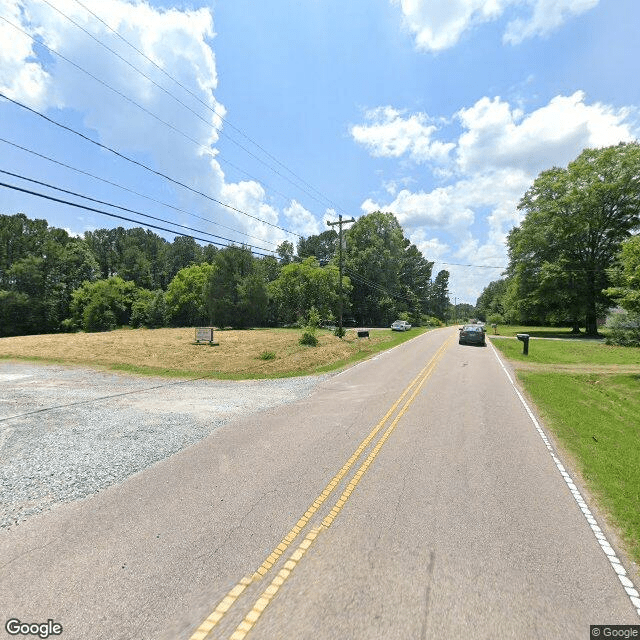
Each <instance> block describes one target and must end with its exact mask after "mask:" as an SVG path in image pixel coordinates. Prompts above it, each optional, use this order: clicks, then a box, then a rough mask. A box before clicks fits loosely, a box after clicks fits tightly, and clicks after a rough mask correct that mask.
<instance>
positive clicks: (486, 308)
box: [476, 278, 507, 323]
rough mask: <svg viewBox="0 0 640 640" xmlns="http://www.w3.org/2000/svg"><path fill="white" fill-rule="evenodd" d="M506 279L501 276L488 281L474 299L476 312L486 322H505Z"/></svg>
mask: <svg viewBox="0 0 640 640" xmlns="http://www.w3.org/2000/svg"><path fill="white" fill-rule="evenodd" d="M506 292H507V281H506V280H505V279H504V278H502V279H500V280H494V281H493V282H490V283H489V284H488V285H487V286H486V287H485V288H484V289H483V290H482V293H481V294H480V296H479V297H478V299H477V300H476V313H477V314H478V318H479V319H480V320H484V321H486V322H496V323H502V322H505V319H506V318H505V295H506Z"/></svg>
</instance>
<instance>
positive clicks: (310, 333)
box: [300, 327, 318, 347]
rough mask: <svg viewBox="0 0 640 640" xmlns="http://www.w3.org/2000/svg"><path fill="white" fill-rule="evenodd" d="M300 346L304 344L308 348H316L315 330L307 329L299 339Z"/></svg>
mask: <svg viewBox="0 0 640 640" xmlns="http://www.w3.org/2000/svg"><path fill="white" fill-rule="evenodd" d="M300 344H306V345H307V346H309V347H317V346H318V338H316V332H315V329H313V330H311V327H307V328H306V329H305V330H304V332H303V334H302V337H301V338H300Z"/></svg>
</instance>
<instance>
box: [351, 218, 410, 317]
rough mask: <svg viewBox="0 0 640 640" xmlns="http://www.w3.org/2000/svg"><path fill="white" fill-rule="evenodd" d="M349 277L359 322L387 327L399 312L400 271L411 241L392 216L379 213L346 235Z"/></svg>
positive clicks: (365, 219) (363, 220)
mask: <svg viewBox="0 0 640 640" xmlns="http://www.w3.org/2000/svg"><path fill="white" fill-rule="evenodd" d="M345 235H346V251H345V252H344V267H345V274H346V275H347V276H349V277H350V278H351V282H352V284H353V292H352V294H351V302H352V309H353V313H354V314H355V316H356V318H357V320H358V321H359V322H360V323H362V324H363V325H364V324H374V325H387V324H389V323H390V322H393V320H394V319H395V316H396V315H397V314H398V313H399V311H401V310H404V309H403V304H402V302H401V301H400V300H399V298H400V296H401V291H400V283H401V281H400V269H401V265H402V256H403V253H404V250H405V248H406V246H407V245H408V241H406V239H405V237H404V234H403V233H402V228H401V227H400V224H399V223H398V221H397V219H396V217H395V216H394V215H393V214H392V213H381V212H380V211H376V212H374V213H370V214H368V215H365V216H362V217H361V218H359V219H358V220H357V221H356V222H355V223H354V224H353V225H352V226H351V228H350V229H349V230H348V231H346V234H345Z"/></svg>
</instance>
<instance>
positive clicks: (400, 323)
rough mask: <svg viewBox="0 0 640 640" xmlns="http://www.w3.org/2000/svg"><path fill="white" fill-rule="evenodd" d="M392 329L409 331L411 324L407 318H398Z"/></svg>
mask: <svg viewBox="0 0 640 640" xmlns="http://www.w3.org/2000/svg"><path fill="white" fill-rule="evenodd" d="M391 329H392V331H409V329H411V325H410V324H409V323H408V322H407V321H406V320H396V321H395V322H394V323H393V324H392V325H391Z"/></svg>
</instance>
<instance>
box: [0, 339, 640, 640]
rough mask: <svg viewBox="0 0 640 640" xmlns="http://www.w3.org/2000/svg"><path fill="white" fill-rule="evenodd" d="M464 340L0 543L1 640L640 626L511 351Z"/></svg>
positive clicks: (324, 391) (357, 371) (241, 427)
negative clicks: (508, 365) (515, 379)
mask: <svg viewBox="0 0 640 640" xmlns="http://www.w3.org/2000/svg"><path fill="white" fill-rule="evenodd" d="M456 338H457V331H456V330H455V329H443V330H438V331H434V332H431V333H428V334H425V335H423V336H421V337H419V338H416V339H414V340H411V341H410V342H408V343H406V344H404V345H402V346H401V347H399V348H396V349H394V350H393V351H390V352H386V353H383V354H381V355H379V356H377V357H376V358H374V359H372V360H370V361H368V362H365V363H362V364H360V365H358V366H356V367H353V368H351V369H348V370H347V371H345V372H343V373H342V374H340V375H337V376H334V377H332V378H331V379H329V380H328V381H327V382H325V383H323V384H322V385H321V386H320V387H319V388H318V390H317V391H316V392H315V393H314V394H312V395H311V396H310V397H308V398H306V399H304V400H302V401H299V402H297V403H295V404H293V405H288V406H284V407H280V408H278V409H274V410H271V411H268V412H264V413H260V414H255V415H253V416H252V417H250V418H246V419H242V420H237V421H235V422H233V423H230V424H228V425H226V426H224V427H221V428H219V429H217V430H216V431H214V432H213V434H212V435H210V436H209V437H208V438H206V439H205V440H203V441H202V442H200V443H199V444H197V445H195V446H192V447H190V448H189V449H186V450H184V451H182V452H180V453H178V454H176V455H174V456H172V457H171V458H169V459H167V460H165V461H163V462H160V463H158V464H156V465H154V466H152V467H150V468H149V469H147V470H145V471H144V472H141V473H139V474H137V475H135V476H133V477H131V478H130V479H129V480H127V481H125V482H124V483H122V484H120V485H118V486H114V487H112V488H110V489H108V490H106V491H104V492H102V493H99V494H97V495H95V496H92V497H91V498H89V499H86V500H83V501H81V502H78V503H75V504H69V505H63V506H61V507H59V508H57V509H55V510H54V511H52V512H51V513H48V514H45V515H42V516H38V517H34V518H32V519H30V520H29V521H27V522H26V523H24V524H21V525H20V526H18V527H15V528H13V529H12V530H10V531H6V530H5V531H2V532H0V566H1V567H2V568H1V573H0V603H1V611H2V615H3V616H4V620H3V621H2V623H3V626H4V621H5V620H7V619H8V618H10V617H15V618H19V619H20V620H23V621H29V622H31V621H38V622H41V621H46V620H47V619H49V618H50V619H52V620H54V621H57V622H59V623H61V624H62V625H63V629H64V630H63V635H62V636H61V637H62V638H63V640H68V639H75V638H90V637H99V638H107V639H114V640H115V639H120V638H122V639H127V640H129V639H149V640H155V639H157V638H185V639H189V638H192V639H193V640H196V639H197V638H204V637H208V638H229V637H232V638H234V639H235V640H240V639H241V638H244V637H248V638H256V639H258V638H263V639H269V640H277V639H280V638H314V639H315V638H318V639H321V638H332V639H334V638H345V639H351V638H354V639H355V638H384V639H387V638H402V639H405V638H416V639H422V638H458V637H469V638H544V639H545V640H546V639H553V638H558V639H560V638H561V639H563V640H564V639H565V638H576V639H586V638H588V637H589V625H590V624H603V623H616V624H640V616H639V612H638V611H637V609H636V607H635V606H634V603H635V602H636V601H635V600H634V598H635V596H634V593H635V592H634V589H633V586H632V584H631V582H630V580H629V578H633V575H626V576H625V575H623V576H622V577H623V580H621V579H620V578H619V577H618V574H617V573H616V570H617V571H618V573H620V572H621V571H622V572H625V573H626V571H625V568H624V566H623V565H621V564H619V563H617V562H614V563H613V564H612V562H610V560H609V559H608V557H607V555H606V553H605V550H606V551H607V553H609V554H613V553H615V551H614V550H611V549H610V548H609V546H608V544H607V543H606V542H605V541H604V536H603V535H602V534H600V533H599V530H598V528H597V525H594V524H593V523H594V522H595V521H594V520H593V517H592V514H591V512H590V511H589V508H588V507H587V505H584V504H583V503H582V502H581V500H582V499H581V498H578V499H576V496H579V494H578V493H577V489H576V490H575V491H574V493H572V491H571V487H572V486H573V485H572V484H570V482H571V481H569V483H568V482H567V479H566V478H565V477H563V475H562V474H561V469H559V467H558V464H560V467H561V468H563V467H562V463H561V462H560V461H559V460H557V458H556V459H554V455H556V454H555V453H554V451H553V450H550V449H549V447H548V446H547V444H546V443H545V441H544V439H543V437H541V433H540V432H539V431H538V430H537V429H536V426H535V424H534V422H533V421H532V418H531V416H530V415H529V414H528V412H527V410H526V408H525V406H524V405H523V403H522V402H521V399H520V398H519V397H518V395H517V393H516V390H515V389H514V387H513V386H512V384H511V382H510V380H509V378H508V376H507V374H506V372H505V371H504V370H503V368H502V365H501V364H500V362H499V360H498V358H497V357H496V355H495V353H494V352H493V349H492V347H491V346H489V347H487V348H480V347H465V346H460V345H458V344H457V339H456ZM212 384H215V382H212ZM542 435H544V433H543V434H542ZM565 464H566V463H565ZM583 495H584V494H583ZM585 512H586V514H587V515H586V516H585ZM596 534H597V535H596ZM597 536H599V537H600V538H601V540H600V541H599V540H598V537H597ZM609 542H611V543H612V544H614V546H615V541H614V540H613V539H609ZM603 549H604V550H603ZM613 557H614V559H615V560H616V561H617V560H618V558H619V555H614V556H613ZM626 570H627V571H629V572H630V573H631V572H632V571H633V568H632V567H629V566H627V568H626ZM625 586H626V588H627V590H628V591H625ZM636 595H637V593H636ZM3 633H6V632H4V630H3ZM7 637H8V636H7Z"/></svg>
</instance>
